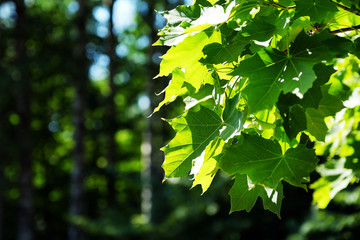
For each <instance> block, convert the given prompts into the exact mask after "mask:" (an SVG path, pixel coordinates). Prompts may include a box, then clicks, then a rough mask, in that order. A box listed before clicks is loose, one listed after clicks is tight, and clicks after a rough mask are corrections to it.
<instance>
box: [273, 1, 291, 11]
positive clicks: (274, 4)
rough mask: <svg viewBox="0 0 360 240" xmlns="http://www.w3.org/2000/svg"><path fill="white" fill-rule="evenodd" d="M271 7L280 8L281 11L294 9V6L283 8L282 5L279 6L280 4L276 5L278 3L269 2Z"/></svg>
mask: <svg viewBox="0 0 360 240" xmlns="http://www.w3.org/2000/svg"><path fill="white" fill-rule="evenodd" d="M269 2H270V3H271V4H272V5H273V6H275V7H277V8H281V9H284V10H285V9H294V8H296V5H292V6H283V5H280V4H278V3H276V2H274V1H271V0H270V1H269Z"/></svg>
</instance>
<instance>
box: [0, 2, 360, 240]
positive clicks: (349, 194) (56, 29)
mask: <svg viewBox="0 0 360 240" xmlns="http://www.w3.org/2000/svg"><path fill="white" fill-rule="evenodd" d="M120 1H124V0H117V2H120ZM108 2H109V1H105V0H104V1H100V0H93V1H86V4H87V5H86V8H87V12H86V15H87V24H86V29H87V32H86V41H87V43H86V57H87V60H88V62H87V63H86V67H87V68H88V72H89V80H90V81H88V82H87V86H86V92H87V96H86V111H85V119H86V120H85V128H86V135H85V142H84V144H85V149H86V151H85V159H86V162H85V182H84V190H85V199H84V202H83V205H84V208H85V215H84V216H81V217H74V216H70V215H69V214H68V212H69V210H68V209H69V194H70V193H69V192H70V191H69V183H70V172H71V170H72V167H73V165H72V164H73V163H72V158H73V148H74V144H75V143H74V139H73V134H74V125H73V108H72V106H73V101H74V95H75V90H74V86H73V83H74V81H75V80H74V76H76V72H77V71H79V69H78V66H77V65H76V62H75V60H74V58H73V56H74V51H76V49H75V46H76V44H77V37H78V34H79V32H78V31H77V28H76V24H77V23H76V18H77V9H78V4H77V2H76V1H73V0H64V1H47V0H26V1H25V3H26V12H27V24H26V26H25V29H26V34H27V39H26V44H25V45H26V56H27V59H24V60H23V61H20V62H21V64H14V58H15V57H16V52H17V50H18V49H17V46H16V40H17V39H18V36H17V35H16V29H15V23H16V20H17V14H16V9H15V5H14V3H13V1H10V0H9V1H1V2H0V146H1V147H0V239H15V238H16V234H17V212H18V199H19V194H20V191H19V178H20V176H19V175H20V163H19V158H20V157H21V156H19V142H18V140H17V138H16V135H17V133H16V131H17V126H19V124H20V121H21V118H20V116H19V114H18V112H17V111H16V105H17V94H18V89H19V79H21V77H22V76H23V74H24V73H25V69H28V70H29V75H28V76H27V77H28V78H29V80H30V83H31V86H30V88H31V89H29V91H30V90H31V103H30V105H31V124H30V125H31V135H32V142H31V147H32V157H33V159H34V162H33V166H32V172H33V186H34V191H35V192H34V206H33V212H34V219H33V228H34V239H37V240H41V239H44V240H45V239H53V240H57V239H61V240H62V239H67V230H68V226H69V224H70V223H75V224H77V225H78V226H80V227H81V228H82V229H83V230H84V232H85V233H86V239H146V240H151V239H154V240H161V239H164V240H165V239H174V240H176V239H214V240H215V239H216V240H218V239H229V240H231V239H277V240H278V239H286V238H287V236H290V237H291V239H308V237H309V236H313V238H312V239H319V236H327V235H329V239H330V236H335V239H351V236H355V235H356V233H357V232H356V231H355V230H354V229H359V226H358V223H359V221H358V218H359V194H360V190H359V188H358V187H357V186H356V184H355V183H354V184H353V185H352V187H351V188H350V189H346V191H341V192H340V193H338V194H337V195H336V197H335V198H334V200H333V202H331V203H330V205H329V207H328V210H321V211H319V210H318V209H315V208H314V207H311V201H312V199H311V197H310V195H309V194H306V192H305V191H303V190H301V189H293V188H290V187H289V186H288V185H286V184H285V185H284V188H285V189H286V198H287V201H286V202H284V204H283V212H282V220H279V219H278V218H277V217H276V216H275V215H273V214H272V213H269V212H264V211H263V210H262V203H261V202H260V201H258V202H257V203H256V205H255V207H254V210H253V211H252V212H251V213H245V212H242V213H233V214H231V215H229V211H230V209H229V206H228V202H229V197H228V194H227V192H228V191H229V189H230V188H231V185H232V182H231V181H229V179H228V177H226V176H224V175H221V174H218V175H217V176H216V177H215V180H214V182H213V184H212V186H211V188H210V189H211V190H210V191H208V192H206V193H205V194H203V195H201V193H202V191H201V189H200V187H199V186H197V187H195V188H193V189H192V190H190V191H189V189H190V188H191V181H189V180H186V179H182V180H179V179H175V180H173V181H169V182H166V183H163V184H161V183H160V182H161V178H162V177H163V172H162V171H161V169H160V164H158V165H157V166H156V168H157V172H155V173H154V175H155V176H154V179H153V181H154V184H153V189H152V194H153V220H152V221H150V222H149V221H148V220H147V219H145V218H144V216H143V214H142V212H141V199H142V196H141V191H142V188H143V186H142V182H141V171H142V170H143V166H142V163H141V145H142V143H143V140H144V139H143V133H144V131H145V129H146V127H147V124H148V121H149V119H148V118H147V116H148V115H149V106H148V105H147V104H148V103H147V101H150V100H151V101H152V102H154V105H156V103H158V102H159V101H160V100H159V98H158V97H155V96H154V95H151V96H148V95H147V89H146V87H147V81H148V79H149V78H152V77H154V76H148V74H149V59H151V61H153V64H159V62H160V60H159V58H158V56H160V55H162V54H163V53H164V52H165V51H166V50H167V48H161V47H157V48H156V49H155V50H154V52H153V53H152V55H151V54H149V51H150V45H151V42H150V41H151V40H150V37H149V35H150V34H151V31H152V30H153V28H154V27H156V28H160V27H162V26H163V24H164V20H163V19H161V17H159V15H157V17H156V18H155V20H156V22H154V23H152V25H151V24H150V25H149V23H148V21H147V19H146V18H147V16H148V12H149V11H151V12H152V11H153V9H150V8H149V6H150V3H151V1H140V0H138V1H134V2H135V3H136V6H137V8H136V11H137V12H136V15H135V16H134V19H133V26H132V27H129V28H127V29H124V30H122V31H119V30H117V31H116V33H117V34H116V41H117V42H116V49H117V51H116V52H115V55H116V56H115V57H114V59H115V65H116V67H115V71H116V75H115V85H116V93H115V99H114V102H115V106H116V124H117V129H116V134H115V140H116V163H115V165H114V167H110V166H109V163H108V160H107V156H106V154H107V148H108V145H107V134H108V128H109V125H110V123H109V119H107V107H108V104H109V102H108V97H109V75H108V70H107V68H108V67H109V61H110V60H109V57H108V56H107V47H108V46H107V44H108V43H107V38H106V37H107V34H108V32H106V31H109V30H108V29H107V28H108V22H107V21H105V22H104V21H100V20H101V19H100V20H99V19H98V18H96V17H95V15H96V14H95V13H96V12H97V11H99V9H100V10H104V11H105V12H108V5H106V4H107V3H108ZM153 2H155V8H156V9H158V10H164V9H172V8H174V7H175V6H176V5H178V4H181V3H182V1H177V0H171V1H170V0H169V1H165V0H158V1H153ZM104 29H105V30H104ZM104 31H105V33H106V34H104ZM149 55H150V56H149ZM348 61H357V60H356V59H350V58H349V60H348ZM341 64H343V65H344V66H345V68H346V67H348V66H350V65H348V64H347V63H339V68H340V67H341V66H342V65H341ZM351 66H353V67H358V65H356V63H355V62H354V64H353V65H351ZM94 69H95V70H94ZM96 69H97V70H96ZM157 69H158V67H157ZM341 74H342V76H343V77H342V78H340V77H338V76H337V75H336V76H335V77H334V82H333V86H334V88H332V89H334V91H335V90H336V91H338V92H339V93H342V94H343V96H344V97H343V99H344V100H345V99H347V97H348V96H350V94H349V91H350V89H351V91H354V90H355V89H356V86H355V85H351V84H350V85H349V84H347V86H348V89H338V88H335V86H336V81H345V82H346V81H348V80H346V79H350V78H352V77H353V76H348V75H346V74H347V72H346V71H343V72H341ZM163 82H164V81H161V80H154V92H156V93H160V92H161V91H162V89H163V88H164V87H165V86H164V84H163ZM183 107H184V106H183V105H182V103H180V102H179V101H175V102H174V104H173V105H171V106H169V107H168V108H167V109H166V112H164V111H163V112H161V115H163V116H164V115H166V117H167V118H171V117H174V116H176V115H177V114H178V113H179V112H181V109H182V108H183ZM344 114H346V113H344ZM152 118H153V119H154V120H153V121H154V128H153V129H154V130H153V133H152V134H153V139H154V140H153V141H154V142H153V144H154V145H155V148H157V149H158V148H159V147H160V146H163V145H165V143H166V142H167V141H168V140H169V139H171V137H172V135H173V133H172V132H171V131H170V128H169V127H167V126H163V125H162V123H161V121H160V119H159V116H158V115H157V114H154V116H153V117H152ZM349 121H350V120H349ZM351 126H355V125H351ZM344 137H345V138H348V139H350V138H352V136H350V135H349V136H348V135H344ZM355 140H356V141H357V139H355V138H354V140H353V141H349V142H344V144H348V145H350V146H348V147H346V146H345V145H344V148H347V149H348V148H349V147H350V148H354V149H355V150H356V149H358V148H356V146H355V145H354V144H357V142H356V141H355ZM330 148H331V146H330V145H329V146H324V149H325V150H324V153H323V154H324V156H325V155H327V154H328V152H327V151H329V150H326V149H330ZM344 151H345V150H344ZM349 151H350V150H349ZM345 152H346V151H345ZM154 154H155V153H154ZM336 154H338V153H336ZM334 156H335V155H334ZM341 157H345V158H346V157H347V156H346V154H345V155H344V156H343V155H342V156H341ZM154 161H157V162H160V163H161V161H163V158H162V156H161V155H160V154H159V153H156V158H155V160H154ZM352 161H353V162H354V159H352ZM346 163H348V162H346ZM346 163H345V167H346ZM357 174H358V173H357ZM110 177H115V189H116V191H115V192H116V195H115V198H116V199H115V204H114V205H111V204H110V202H111V201H110V200H109V199H108V192H109V189H108V183H109V179H110ZM340 220H341V221H340ZM314 222H316V224H314ZM318 223H321V224H318ZM322 234H324V235H322ZM343 236H350V238H344V237H343ZM321 239H325V238H322V237H321Z"/></svg>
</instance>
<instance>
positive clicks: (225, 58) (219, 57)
mask: <svg viewBox="0 0 360 240" xmlns="http://www.w3.org/2000/svg"><path fill="white" fill-rule="evenodd" d="M247 44H248V43H247V42H236V43H233V44H229V45H223V44H220V43H211V44H209V45H206V46H205V47H204V49H203V52H204V55H206V57H205V58H203V59H201V60H200V61H201V62H202V63H207V64H220V63H227V62H234V61H237V60H238V58H239V56H240V55H241V53H242V51H243V50H244V48H245V46H246V45H247Z"/></svg>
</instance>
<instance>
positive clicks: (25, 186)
mask: <svg viewBox="0 0 360 240" xmlns="http://www.w3.org/2000/svg"><path fill="white" fill-rule="evenodd" d="M14 2H15V5H16V12H17V22H16V30H15V42H16V57H15V64H16V66H17V67H18V68H19V69H18V71H19V72H20V75H19V79H18V81H17V85H16V92H15V94H16V96H15V99H16V102H17V113H18V115H19V117H20V123H19V125H18V128H17V136H18V141H19V163H20V185H19V188H20V197H19V212H18V214H19V215H18V230H17V231H18V232H17V239H18V240H31V239H32V238H33V229H32V222H33V186H32V151H31V149H32V148H31V133H30V131H31V129H30V121H31V110H30V104H31V101H30V100H31V99H30V94H31V83H30V79H29V77H30V76H29V69H28V66H27V64H26V63H27V55H26V46H25V43H26V41H27V29H26V26H27V24H28V23H27V17H26V7H25V4H24V1H23V0H15V1H14Z"/></svg>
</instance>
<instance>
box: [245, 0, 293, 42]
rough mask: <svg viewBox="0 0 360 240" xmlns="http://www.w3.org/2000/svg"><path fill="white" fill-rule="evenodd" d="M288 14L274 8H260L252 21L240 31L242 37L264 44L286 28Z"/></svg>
mask: <svg viewBox="0 0 360 240" xmlns="http://www.w3.org/2000/svg"><path fill="white" fill-rule="evenodd" d="M288 17H289V12H288V11H279V10H277V9H276V8H274V7H272V6H271V7H266V6H262V7H261V8H260V11H259V12H258V13H257V14H256V15H255V17H254V19H253V20H251V21H250V22H249V23H247V24H246V26H245V27H243V28H242V29H241V32H242V35H243V36H244V37H249V39H252V40H257V41H260V42H265V41H267V40H269V39H270V38H271V37H273V36H274V35H275V34H277V33H278V32H284V31H286V30H287V28H288V23H289V21H288V20H289V19H288Z"/></svg>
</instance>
